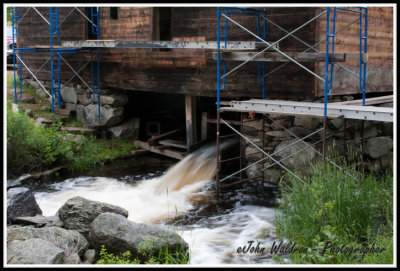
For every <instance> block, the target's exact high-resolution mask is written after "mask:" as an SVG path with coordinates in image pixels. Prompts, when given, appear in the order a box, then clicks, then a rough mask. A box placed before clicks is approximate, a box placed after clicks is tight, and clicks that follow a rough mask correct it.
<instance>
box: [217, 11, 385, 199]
mask: <svg viewBox="0 0 400 271" xmlns="http://www.w3.org/2000/svg"><path fill="white" fill-rule="evenodd" d="M332 9H333V11H332ZM339 11H341V12H350V13H355V14H359V16H358V18H357V19H355V20H353V21H352V22H350V23H349V24H347V25H346V26H344V27H342V28H341V29H339V30H337V29H336V19H337V16H336V15H337V12H339ZM223 12H224V13H223ZM332 12H333V16H332V18H331V13H332ZM229 14H240V15H255V16H257V32H256V33H253V32H252V31H250V30H248V29H247V28H245V27H243V26H242V25H240V24H239V23H238V22H236V21H235V20H233V19H232V18H230V17H229ZM260 14H261V16H262V18H261V19H262V20H263V27H264V29H263V32H262V35H261V34H260V21H259V18H260ZM325 14H326V21H327V23H326V38H325V39H324V40H321V41H319V42H317V43H316V44H314V45H312V46H311V45H309V44H307V43H306V42H304V41H303V40H301V39H299V38H298V37H296V36H295V35H294V33H295V32H296V31H298V30H300V29H302V28H303V27H304V26H305V25H307V24H309V23H311V22H312V21H314V20H316V19H318V18H320V17H322V16H323V15H325ZM222 17H224V18H225V28H224V34H223V35H221V22H220V21H221V18H222ZM217 18H218V21H217V39H218V42H217V43H218V52H217V174H216V193H217V197H218V190H219V182H222V181H224V180H227V179H229V178H231V177H233V176H235V175H236V174H239V173H240V181H237V182H234V183H231V184H227V185H223V186H222V187H228V186H231V185H235V184H239V183H242V182H244V181H247V180H250V179H256V178H263V179H264V174H262V176H257V177H254V178H248V179H244V180H243V178H242V172H243V171H244V170H246V169H247V168H249V167H251V166H253V165H256V164H258V163H260V162H263V161H265V160H266V159H270V160H271V161H273V164H272V165H269V166H267V167H266V168H263V170H262V171H264V170H265V169H267V168H269V167H271V166H273V165H276V164H277V165H279V166H280V167H281V168H283V169H284V170H285V171H287V172H288V173H289V174H291V175H292V176H293V177H295V178H296V179H298V180H299V181H302V180H301V178H299V177H298V176H297V175H296V174H295V173H293V172H292V171H290V170H289V169H288V168H286V167H285V166H284V165H283V164H281V163H280V162H281V161H282V160H284V159H287V158H289V157H292V156H294V155H295V154H297V153H298V152H300V151H303V150H305V149H307V148H311V149H312V150H313V151H315V152H316V153H317V154H319V155H321V156H323V158H324V160H325V161H328V162H330V163H331V164H333V165H334V166H336V167H338V168H340V169H342V168H341V167H340V166H338V165H337V164H335V163H334V162H333V161H332V160H330V159H329V158H327V157H326V151H327V150H326V140H327V134H326V130H327V117H328V96H329V95H331V94H332V92H333V79H334V78H333V71H334V65H335V64H337V65H338V66H340V67H342V68H343V69H344V70H345V71H347V72H349V73H350V74H352V75H353V76H355V77H357V78H358V79H359V89H360V91H361V93H362V106H363V108H365V98H366V76H367V71H366V70H367V67H366V65H367V63H366V60H365V58H364V55H366V53H367V40H368V27H367V25H368V8H367V7H357V8H352V9H348V8H339V7H333V8H331V7H327V8H326V9H325V10H323V11H322V12H321V13H319V14H318V15H317V16H315V17H314V18H312V19H311V20H309V21H308V22H306V23H304V24H303V25H301V26H299V27H298V28H296V29H295V30H293V31H291V32H289V31H286V30H284V29H283V28H282V27H280V26H279V25H277V24H276V23H274V22H272V21H271V20H269V19H268V18H267V16H266V11H264V10H263V11H261V10H257V9H247V8H234V7H221V8H220V7H218V8H217ZM357 21H359V24H360V30H359V41H360V44H359V74H358V75H357V74H356V73H354V72H352V71H351V70H349V69H347V68H346V67H345V66H343V65H341V64H340V63H337V62H334V61H333V60H332V59H331V58H330V55H331V54H333V53H335V37H336V35H337V34H338V33H340V32H341V31H343V30H344V29H346V28H348V27H349V26H351V25H352V24H354V23H356V22H357ZM228 22H231V23H233V24H234V25H236V26H238V27H239V28H241V29H242V30H244V31H245V32H247V33H248V34H250V35H251V36H253V37H255V38H256V39H257V41H260V42H262V43H265V44H266V46H267V47H266V48H265V49H263V50H262V51H260V52H258V53H256V54H255V55H253V56H252V57H247V58H248V59H247V60H246V61H244V62H243V63H241V64H240V65H238V66H237V67H235V68H233V69H232V70H231V71H229V72H227V71H226V61H225V60H224V59H222V58H221V51H223V49H221V46H220V41H221V39H224V42H225V44H226V43H227V38H228ZM267 22H268V23H270V24H271V25H273V26H275V27H277V28H279V29H280V30H282V31H283V32H285V33H286V35H285V36H283V37H282V38H280V39H279V40H277V41H275V42H274V43H269V42H267V41H266V40H265V39H266V23H267ZM289 36H291V37H293V38H295V39H296V40H298V41H300V42H301V43H302V44H303V45H306V46H307V47H308V49H306V50H305V51H303V52H302V53H306V52H308V51H309V50H313V51H314V52H316V53H322V52H320V51H319V50H318V49H316V48H315V47H316V46H318V45H319V44H321V43H323V42H325V52H324V55H325V70H324V77H322V76H319V75H318V74H316V73H314V72H313V71H311V70H310V69H308V68H306V67H305V66H303V65H302V64H301V63H299V62H298V61H296V60H295V59H293V58H292V57H290V56H289V55H287V54H285V53H284V52H282V51H281V50H279V49H278V48H276V47H274V45H275V44H277V43H278V42H280V41H282V40H283V39H286V38H287V37H289ZM224 48H226V46H225V47H224ZM269 48H271V49H272V50H275V51H276V52H278V53H279V54H280V55H281V56H283V57H284V58H286V60H289V61H288V62H286V63H284V64H282V65H280V66H279V67H277V68H275V69H273V70H271V71H269V72H268V73H267V71H266V66H265V62H264V63H260V62H259V63H258V83H259V85H260V86H261V87H262V90H263V93H262V100H263V101H261V100H254V99H253V100H249V101H232V102H231V103H230V106H229V107H222V108H220V105H221V100H220V96H221V91H222V90H223V89H224V88H225V85H226V82H225V79H226V77H227V76H228V75H229V74H231V73H232V72H233V71H235V70H237V69H239V68H240V67H242V66H243V65H245V64H246V63H248V62H249V61H252V60H254V59H255V58H256V57H257V56H259V55H261V54H262V53H263V52H265V51H266V50H268V49H269ZM232 60H235V59H234V58H232ZM288 63H294V64H296V65H298V66H299V67H301V68H302V69H304V70H306V71H307V72H308V73H310V74H312V75H313V76H315V77H316V78H317V79H318V80H320V81H322V82H323V83H324V104H323V108H321V107H320V106H315V108H314V103H301V102H290V101H288V102H286V101H268V100H266V95H265V82H266V77H267V76H269V75H271V74H272V73H274V72H275V71H277V70H279V69H280V68H282V67H283V66H285V65H287V64H288ZM260 65H261V66H260ZM221 67H223V75H222V76H221ZM221 81H222V86H221ZM300 104H301V105H300ZM303 104H307V105H303ZM299 105H300V107H302V106H304V107H306V108H308V109H306V110H308V112H321V109H322V111H323V114H322V115H320V116H321V117H323V128H321V129H319V130H317V131H315V132H313V133H311V134H310V135H313V134H315V133H318V132H321V131H322V130H323V139H322V140H321V141H323V151H322V153H321V152H319V151H318V150H317V149H315V148H314V147H313V145H315V144H316V143H315V144H313V145H309V144H306V145H307V147H306V148H303V149H301V150H300V151H298V152H296V153H293V154H291V155H290V156H289V157H286V158H284V159H282V160H280V161H277V160H276V159H274V158H273V157H272V156H273V155H275V154H276V153H273V154H271V155H270V154H268V153H266V152H265V151H264V149H263V147H261V148H260V147H259V146H258V145H256V144H254V143H253V142H252V141H251V140H250V139H249V138H247V137H246V136H244V135H243V134H242V133H241V132H239V131H238V130H237V129H235V128H234V127H232V126H231V125H230V124H229V123H228V122H226V121H225V120H224V119H222V118H221V112H242V113H243V112H265V113H270V112H283V113H288V112H291V113H295V114H307V112H305V111H303V109H302V108H300V109H298V108H297V109H296V107H298V106H299ZM267 108H270V109H267ZM285 110H286V111H285ZM335 110H337V111H338V112H342V109H341V108H338V109H336V108H334V109H333V111H335ZM344 110H348V111H349V112H350V113H349V115H350V114H352V113H353V112H352V111H356V110H353V109H349V108H346V109H344ZM331 111H332V109H331ZM383 111H385V110H383ZM389 111H390V110H389ZM389 111H388V112H380V113H381V114H382V115H385V118H384V119H386V117H387V116H389V118H390V112H389ZM242 113H241V124H240V126H241V128H242V126H243V114H242ZM355 113H359V112H358V111H357V112H355ZM374 113H375V112H374ZM310 114H312V113H310ZM314 114H318V113H314ZM346 114H347V112H346ZM366 114H368V112H367V113H366ZM363 116H364V115H363ZM365 116H366V115H365ZM264 118H265V116H263V118H262V121H263V124H262V127H264ZM266 118H268V119H269V120H270V121H272V122H274V123H275V124H276V125H278V126H279V127H281V128H282V129H283V130H285V131H286V132H288V133H289V134H290V135H292V136H294V137H295V138H296V139H297V140H296V142H294V143H292V144H290V145H289V146H286V147H285V148H284V149H286V148H288V147H290V146H292V145H294V144H296V143H298V142H304V143H305V141H304V139H305V138H307V137H309V136H310V135H308V136H306V137H303V138H299V137H297V136H296V135H294V134H293V133H292V132H290V131H288V129H286V128H285V127H282V126H281V125H280V124H279V123H276V122H275V121H274V120H273V119H272V118H269V117H268V116H267V117H266ZM356 118H359V116H357V117H356ZM364 118H366V117H364ZM359 119H360V118H359ZM344 121H345V120H344ZM362 121H363V120H362ZM220 123H223V124H225V125H226V126H227V127H229V128H230V129H231V130H232V131H234V132H235V134H236V135H239V136H240V138H241V141H240V142H241V143H240V145H241V147H240V156H238V157H235V158H231V159H227V160H233V159H240V170H239V171H237V172H235V173H233V174H230V175H229V176H226V177H224V178H222V179H220V178H219V174H220V169H221V168H220V167H221V163H223V162H225V161H227V160H220V157H219V142H220V137H221V134H220V133H221V131H220ZM344 123H345V122H344ZM236 125H238V124H236ZM344 125H345V124H344ZM262 135H263V136H262V140H261V142H259V143H261V146H264V130H263V131H262ZM243 140H245V141H246V142H247V144H251V145H252V146H253V147H254V148H256V149H257V150H258V151H259V152H261V153H262V156H263V158H262V159H261V160H259V161H257V162H255V163H252V164H251V165H249V166H247V167H243V157H244V154H243V150H242V145H243V143H242V142H243ZM362 144H363V143H362ZM280 151H282V150H280ZM278 152H279V151H278ZM342 170H344V169H342ZM346 173H347V172H346Z"/></svg>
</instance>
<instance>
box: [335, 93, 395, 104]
mask: <svg viewBox="0 0 400 271" xmlns="http://www.w3.org/2000/svg"><path fill="white" fill-rule="evenodd" d="M362 102H363V100H362V99H359V100H352V101H344V102H336V103H335V104H347V105H362ZM392 102H393V95H386V96H381V97H374V98H367V99H365V105H374V104H384V103H392Z"/></svg>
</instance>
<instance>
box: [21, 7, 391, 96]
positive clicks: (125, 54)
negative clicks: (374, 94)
mask: <svg viewBox="0 0 400 271" xmlns="http://www.w3.org/2000/svg"><path fill="white" fill-rule="evenodd" d="M80 9H81V10H82V11H83V12H85V8H83V7H82V8H80ZM25 10H26V8H22V9H21V14H24V12H25ZM38 10H40V11H41V12H43V14H44V16H45V17H46V18H48V17H49V8H38ZM70 10H71V8H70V7H62V8H60V21H62V20H63V18H64V16H66V14H68V13H69V12H70ZM222 11H223V12H224V10H222ZM266 11H267V18H268V19H270V20H272V21H273V22H275V23H276V24H278V25H280V26H281V27H283V28H284V29H286V30H287V31H292V30H294V29H296V28H297V27H299V26H300V25H302V24H304V23H305V22H307V21H309V20H310V19H312V18H313V17H314V16H315V15H316V14H318V13H320V12H321V11H322V9H317V8H312V7H290V8H278V7H274V8H271V7H268V8H266ZM231 18H233V19H234V20H235V21H237V22H239V23H240V24H242V25H243V26H245V27H246V28H248V29H249V30H250V31H252V32H256V18H255V17H252V16H240V15H235V16H231ZM324 19H325V16H322V17H321V18H320V19H319V20H317V21H314V22H312V23H310V24H309V25H307V26H306V27H304V28H302V29H301V30H299V31H298V32H296V33H295V35H296V36H297V37H298V38H300V39H302V40H304V41H305V42H307V43H308V44H310V45H312V44H315V43H316V42H317V41H319V40H320V39H323V38H325V36H324V35H325V27H326V21H325V20H324ZM353 19H354V16H348V14H338V19H337V21H338V22H337V28H340V27H341V26H342V25H344V24H346V23H348V22H350V21H351V20H353ZM100 20H101V21H100V35H101V37H100V38H101V39H111V40H136V41H151V40H152V37H153V21H154V20H153V8H152V7H139V6H136V7H119V8H118V19H117V20H114V19H112V18H110V8H109V7H101V8H100ZM87 25H88V23H87V22H86V21H85V19H84V18H83V17H82V16H81V15H80V14H79V13H78V12H76V11H74V13H73V15H72V16H71V17H70V18H69V19H68V20H67V21H65V22H64V23H63V25H62V27H61V31H60V32H61V39H62V40H84V39H87V37H88V35H87ZM223 25H224V24H223V23H221V28H223ZM358 27H359V26H358V24H355V25H354V26H352V27H350V28H349V29H348V30H346V31H343V32H342V33H340V35H338V36H337V38H336V52H355V51H356V52H358ZM171 28H172V31H171V33H172V40H176V41H179V40H184V41H216V35H217V9H216V7H173V8H172V23H171ZM392 29H393V9H392V8H383V7H373V8H369V26H368V30H369V34H368V37H369V38H368V55H369V61H368V67H369V70H370V69H371V68H374V69H377V70H370V71H373V74H383V75H382V76H381V77H382V78H383V79H382V78H381V79H379V78H378V79H379V80H381V81H385V82H386V81H387V80H386V79H385V78H386V77H385V76H389V77H388V78H390V72H392V68H393V67H392V66H393V54H392V51H393V31H392ZM355 32H356V34H354V33H355ZM284 35H286V34H285V33H284V32H283V31H281V30H279V29H277V28H276V27H275V26H273V25H272V24H268V23H267V40H268V41H276V40H278V39H280V38H281V37H283V36H284ZM229 40H242V41H250V40H251V41H254V40H255V39H254V38H253V37H251V36H250V35H249V34H248V33H246V32H245V31H243V30H242V29H240V28H238V27H237V26H235V25H233V24H232V23H229ZM48 44H49V28H48V25H47V24H46V23H45V22H44V21H43V19H42V18H40V16H39V15H38V14H37V13H36V12H35V11H33V10H30V11H29V13H28V15H27V16H26V17H25V18H24V20H23V21H22V22H21V35H20V36H19V39H18V46H19V47H31V46H32V45H48ZM279 45H280V48H281V49H282V50H283V51H293V52H301V51H304V50H305V49H306V48H307V47H306V46H305V45H303V44H301V43H300V42H298V41H296V40H295V39H294V38H292V37H289V38H287V39H285V40H283V41H281V42H280V43H279ZM318 49H319V50H321V51H324V44H321V46H320V47H319V48H318ZM211 53H212V52H211V51H206V50H187V49H170V50H168V49H101V85H102V88H117V89H127V90H137V91H150V92H160V93H173V94H187V95H194V96H209V97H215V96H216V73H217V65H216V61H215V60H212V58H211ZM48 56H49V54H29V53H27V54H25V55H24V60H25V61H26V62H27V64H28V65H29V67H30V68H32V70H33V71H35V69H38V68H39V67H40V66H41V65H42V64H43V63H44V62H45V61H46V59H47V58H48ZM64 57H65V58H66V59H67V60H68V61H69V62H70V64H71V66H73V67H74V68H75V69H76V70H78V69H79V68H80V67H81V66H82V65H83V64H84V63H85V62H86V61H87V60H88V55H64ZM238 64H239V62H231V63H228V65H227V70H228V71H229V70H231V69H232V68H234V67H235V66H236V65H238ZM280 64H281V63H267V72H268V71H271V70H272V69H274V68H275V67H277V66H279V65H280ZM304 65H305V66H306V67H307V68H309V69H311V70H315V71H316V72H317V73H320V74H321V73H323V66H320V65H317V64H314V63H307V64H304ZM322 65H323V64H322ZM346 65H350V68H354V69H355V68H356V63H347V64H346ZM24 73H25V74H27V73H26V72H24ZM72 74H73V73H72V72H70V70H69V68H68V67H66V66H65V65H63V66H62V79H63V80H64V81H65V80H67V79H68V78H70V76H72ZM82 74H83V75H82V76H83V77H84V78H85V79H87V80H88V81H87V82H88V83H90V65H89V66H88V67H86V69H84V70H83V72H82ZM29 77H30V76H29ZM38 77H39V79H41V80H49V78H50V66H49V64H47V65H46V66H45V67H44V68H43V71H42V72H41V73H40V74H39V75H38ZM375 77H377V76H375ZM370 78H372V77H370ZM378 79H376V80H378ZM346 80H347V79H346ZM371 80H372V79H371ZM374 80H375V79H374ZM75 82H76V83H79V84H81V83H80V82H79V81H78V80H75ZM372 83H374V82H372ZM379 84H381V85H379ZM382 84H383V85H382ZM353 85H354V84H353ZM353 85H351V88H347V85H346V84H344V87H342V88H341V89H340V90H339V92H337V93H339V94H345V93H357V91H358V90H357V87H356V86H353ZM355 85H356V84H355ZM369 85H370V86H371V82H369ZM376 85H377V86H376V87H375V86H373V87H370V88H369V89H370V90H369V91H383V90H384V89H388V88H390V87H391V86H390V83H387V84H386V85H385V83H384V82H380V83H378V84H376ZM322 90H323V88H322ZM221 94H222V96H223V97H225V98H229V99H230V98H240V99H241V98H249V97H254V98H259V97H261V95H262V91H261V88H260V87H259V86H258V83H257V63H248V64H246V65H245V66H244V67H242V68H240V69H239V70H238V71H236V72H234V73H233V74H231V75H230V76H229V77H228V78H227V79H226V87H225V89H224V90H223V91H222V92H221ZM320 94H321V83H320V82H318V81H317V79H315V78H314V77H313V76H312V75H310V74H309V73H308V72H307V71H305V70H303V69H301V68H300V67H298V66H297V65H296V64H293V63H291V64H288V65H286V66H285V67H284V68H282V69H280V70H279V71H276V72H275V73H273V74H272V75H270V76H268V77H267V97H270V98H290V99H299V100H302V99H308V98H312V97H314V96H316V95H320Z"/></svg>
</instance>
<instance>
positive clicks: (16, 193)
mask: <svg viewBox="0 0 400 271" xmlns="http://www.w3.org/2000/svg"><path fill="white" fill-rule="evenodd" d="M37 214H39V215H41V214H42V210H41V209H40V207H39V205H38V204H37V202H36V200H35V197H34V196H33V194H32V192H31V190H30V189H29V188H26V187H16V188H11V189H9V190H8V191H7V221H8V223H11V222H13V221H14V219H15V218H16V217H18V216H35V215H37Z"/></svg>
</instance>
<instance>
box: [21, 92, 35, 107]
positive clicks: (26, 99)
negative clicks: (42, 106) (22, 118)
mask: <svg viewBox="0 0 400 271" xmlns="http://www.w3.org/2000/svg"><path fill="white" fill-rule="evenodd" d="M21 102H23V103H28V104H35V103H36V100H35V97H33V96H32V95H31V94H28V93H23V94H22V98H21Z"/></svg>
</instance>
